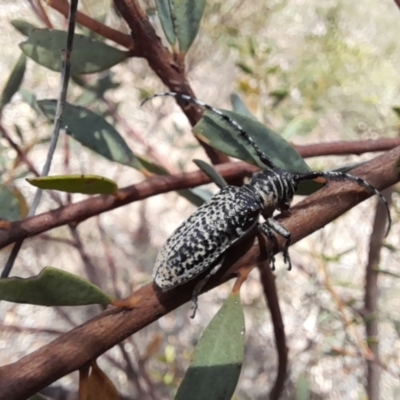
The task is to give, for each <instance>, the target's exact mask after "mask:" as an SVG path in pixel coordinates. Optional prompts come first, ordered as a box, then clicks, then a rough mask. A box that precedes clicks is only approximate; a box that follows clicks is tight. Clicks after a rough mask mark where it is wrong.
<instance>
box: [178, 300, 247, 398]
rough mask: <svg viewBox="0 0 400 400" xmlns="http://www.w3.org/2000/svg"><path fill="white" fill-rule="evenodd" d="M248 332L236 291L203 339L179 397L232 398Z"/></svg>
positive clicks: (183, 382)
mask: <svg viewBox="0 0 400 400" xmlns="http://www.w3.org/2000/svg"><path fill="white" fill-rule="evenodd" d="M244 333H245V325H244V314H243V308H242V304H241V302H240V297H239V294H238V293H234V294H231V295H230V296H229V297H228V299H227V300H226V301H225V303H224V305H223V306H222V308H221V309H220V310H219V311H218V313H217V314H216V315H215V316H214V318H213V319H212V321H211V322H210V324H209V325H208V327H207V328H206V330H205V331H204V333H203V336H202V337H201V339H200V340H199V343H198V344H197V346H196V348H195V350H194V354H193V358H192V362H191V364H190V367H189V369H188V370H187V372H186V375H185V377H184V379H183V381H182V384H181V386H180V387H179V389H178V393H177V395H176V397H175V400H187V399H191V400H204V399H210V400H211V399H220V400H223V399H226V400H230V399H231V398H232V395H233V393H234V391H235V388H236V385H237V382H238V379H239V375H240V370H241V368H242V362H243V355H244V342H245V335H244Z"/></svg>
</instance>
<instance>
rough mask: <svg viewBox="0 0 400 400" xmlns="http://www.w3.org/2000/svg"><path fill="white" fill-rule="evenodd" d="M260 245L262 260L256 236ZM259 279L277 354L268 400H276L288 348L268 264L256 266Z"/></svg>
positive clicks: (261, 245) (279, 394) (279, 391)
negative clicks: (275, 371)
mask: <svg viewBox="0 0 400 400" xmlns="http://www.w3.org/2000/svg"><path fill="white" fill-rule="evenodd" d="M258 242H259V243H260V253H261V257H262V258H264V259H265V258H267V254H266V252H265V242H264V240H263V238H262V237H261V235H259V236H258ZM258 269H259V271H260V279H261V283H262V285H263V289H264V295H265V298H266V300H267V304H268V308H269V310H270V313H271V320H272V324H273V327H274V336H275V344H276V349H277V352H278V373H277V375H276V378H275V384H274V386H273V388H272V389H271V391H270V393H269V399H270V400H278V399H279V398H280V397H281V394H282V391H283V389H284V387H285V381H286V378H287V369H288V348H287V346H286V335H285V325H284V323H283V318H282V313H281V309H280V306H279V298H278V293H277V289H276V284H275V276H274V274H273V273H272V271H271V269H270V265H269V263H268V262H266V261H264V262H260V263H259V264H258Z"/></svg>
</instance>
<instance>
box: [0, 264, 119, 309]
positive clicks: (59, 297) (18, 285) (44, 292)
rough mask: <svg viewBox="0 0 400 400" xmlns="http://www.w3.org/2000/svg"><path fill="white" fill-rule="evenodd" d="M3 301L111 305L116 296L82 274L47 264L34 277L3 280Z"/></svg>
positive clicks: (0, 297)
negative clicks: (80, 275)
mask: <svg viewBox="0 0 400 400" xmlns="http://www.w3.org/2000/svg"><path fill="white" fill-rule="evenodd" d="M0 300H5V301H10V302H13V303H27V304H36V305H41V306H79V305H85V304H110V303H111V302H112V301H113V299H112V298H111V297H110V296H108V295H107V294H105V293H104V292H103V291H102V290H101V289H100V288H99V287H97V286H95V285H93V284H92V283H90V282H88V281H86V280H85V279H83V278H80V277H79V276H76V275H73V274H70V273H69V272H65V271H63V270H60V269H56V268H52V267H46V268H44V269H43V270H42V271H41V272H40V274H39V275H37V276H34V277H31V278H3V279H0Z"/></svg>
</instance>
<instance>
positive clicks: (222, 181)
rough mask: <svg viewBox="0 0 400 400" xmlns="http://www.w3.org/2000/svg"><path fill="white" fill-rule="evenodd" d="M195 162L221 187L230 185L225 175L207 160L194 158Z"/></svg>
mask: <svg viewBox="0 0 400 400" xmlns="http://www.w3.org/2000/svg"><path fill="white" fill-rule="evenodd" d="M193 162H194V163H195V164H196V165H197V166H198V167H199V168H200V169H201V170H202V171H203V172H204V173H205V174H206V175H207V176H208V177H209V178H210V179H211V180H212V181H213V182H214V183H215V184H216V185H217V186H218V187H219V188H220V189H222V188H224V187H225V186H228V183H227V182H226V180H225V179H224V177H223V176H221V175H220V174H219V173H218V171H217V170H216V169H215V168H214V167H213V166H212V165H210V164H207V163H206V162H204V161H202V160H193Z"/></svg>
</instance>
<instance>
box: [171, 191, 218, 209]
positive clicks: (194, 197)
mask: <svg viewBox="0 0 400 400" xmlns="http://www.w3.org/2000/svg"><path fill="white" fill-rule="evenodd" d="M178 193H179V195H181V196H182V197H184V198H185V199H186V200H189V201H190V202H191V203H192V204H194V205H195V206H197V207H200V206H201V205H202V204H203V203H205V202H206V201H208V200H210V199H211V197H212V193H211V192H210V191H209V190H206V189H202V188H199V187H198V188H193V189H181V190H178Z"/></svg>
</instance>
